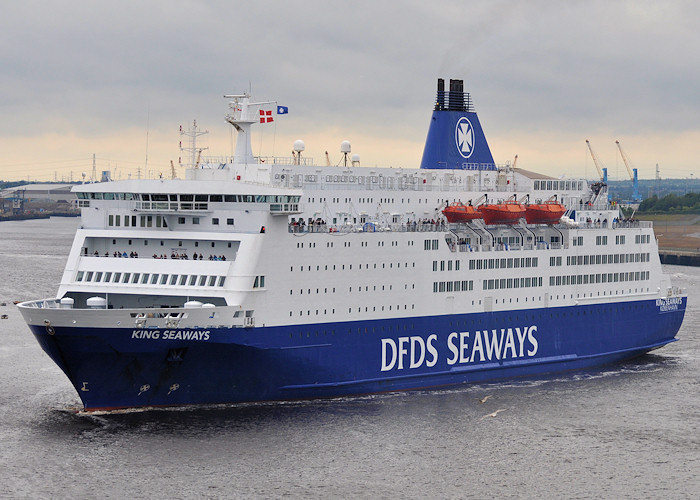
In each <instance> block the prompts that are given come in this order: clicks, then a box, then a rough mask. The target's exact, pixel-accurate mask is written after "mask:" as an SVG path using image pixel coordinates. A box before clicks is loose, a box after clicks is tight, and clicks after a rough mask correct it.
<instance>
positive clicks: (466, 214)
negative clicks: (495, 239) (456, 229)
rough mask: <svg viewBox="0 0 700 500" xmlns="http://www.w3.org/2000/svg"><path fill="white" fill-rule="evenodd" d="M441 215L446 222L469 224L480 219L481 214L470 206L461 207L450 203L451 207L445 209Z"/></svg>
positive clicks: (458, 203) (461, 205)
mask: <svg viewBox="0 0 700 500" xmlns="http://www.w3.org/2000/svg"><path fill="white" fill-rule="evenodd" d="M442 213H443V215H444V216H445V218H446V219H447V222H452V223H455V222H469V221H472V220H474V219H481V212H479V211H478V210H477V209H476V208H474V207H473V206H472V205H463V204H462V203H460V202H457V203H452V204H451V205H449V206H447V207H445V209H444V210H443V211H442Z"/></svg>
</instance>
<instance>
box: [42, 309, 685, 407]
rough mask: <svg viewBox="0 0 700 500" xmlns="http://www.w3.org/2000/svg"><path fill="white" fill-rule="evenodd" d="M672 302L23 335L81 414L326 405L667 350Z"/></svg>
mask: <svg viewBox="0 0 700 500" xmlns="http://www.w3.org/2000/svg"><path fill="white" fill-rule="evenodd" d="M673 300H674V301H673V302H672V303H671V304H670V305H669V303H668V301H666V299H659V300H644V301H635V302H623V303H611V304H596V305H578V306H572V307H557V308H540V309H528V310H511V311H503V312H482V313H472V314H455V315H450V316H432V317H430V316H429V317H419V318H416V317H413V318H394V319H386V320H367V321H357V322H344V323H319V324H312V325H297V326H284V327H263V328H251V329H243V328H235V329H210V330H206V331H195V332H194V333H192V331H176V330H171V331H168V330H164V331H160V330H153V329H147V330H134V329H126V328H114V329H89V328H75V327H70V328H68V327H63V328H62V327H56V328H55V332H54V333H53V334H52V335H49V334H48V333H47V331H46V328H43V327H41V326H32V327H31V328H32V331H33V333H34V335H35V336H36V338H37V340H38V341H39V343H40V344H41V346H42V348H43V349H44V351H45V352H46V353H47V354H48V355H49V356H50V357H51V358H52V359H53V360H54V361H55V362H56V363H57V364H58V365H59V366H60V367H61V369H62V370H63V371H64V372H65V373H66V375H67V376H68V378H69V379H70V380H71V382H72V383H73V385H74V387H75V389H76V390H77V392H78V394H79V396H80V398H81V399H82V401H83V404H84V406H85V409H86V410H97V409H114V408H124V407H144V406H180V405H191V404H215V403H234V402H245V401H269V400H290V399H306V398H324V397H334V396H344V395H353V394H367V393H377V392H387V391H402V390H411V389H421V388H430V387H438V386H448V385H456V384H463V383H474V382H484V381H490V380H496V379H503V378H512V377H523V376H532V375H537V374H543V373H552V372H557V371H563V370H576V369H585V368H589V367H594V366H598V365H602V364H606V363H611V362H616V361H619V360H623V359H628V358H631V357H634V356H638V355H641V354H644V353H646V352H648V351H650V350H652V349H655V348H658V347H661V346H663V345H665V344H667V343H669V342H673V341H674V340H675V335H676V333H677V332H678V329H679V328H680V325H681V323H682V321H683V316H684V313H685V307H686V298H685V297H683V298H677V299H673ZM182 337H186V338H189V340H183V338H182Z"/></svg>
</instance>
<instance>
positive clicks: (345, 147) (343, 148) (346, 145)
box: [340, 141, 350, 153]
mask: <svg viewBox="0 0 700 500" xmlns="http://www.w3.org/2000/svg"><path fill="white" fill-rule="evenodd" d="M340 152H341V153H349V152H350V141H343V142H341V143H340Z"/></svg>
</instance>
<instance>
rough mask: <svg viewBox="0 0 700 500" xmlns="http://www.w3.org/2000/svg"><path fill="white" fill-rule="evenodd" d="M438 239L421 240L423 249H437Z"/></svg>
mask: <svg viewBox="0 0 700 500" xmlns="http://www.w3.org/2000/svg"><path fill="white" fill-rule="evenodd" d="M437 249H438V240H425V241H424V242H423V250H437Z"/></svg>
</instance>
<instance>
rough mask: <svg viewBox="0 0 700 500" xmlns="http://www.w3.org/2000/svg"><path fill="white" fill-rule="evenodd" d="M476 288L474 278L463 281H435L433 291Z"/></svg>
mask: <svg viewBox="0 0 700 500" xmlns="http://www.w3.org/2000/svg"><path fill="white" fill-rule="evenodd" d="M472 290H474V282H473V281H472V280H463V281H434V282H433V292H434V293H439V292H471V291H472Z"/></svg>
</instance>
